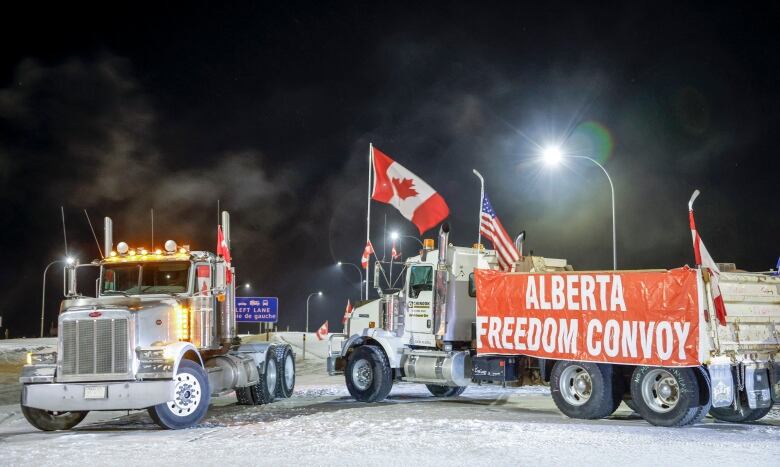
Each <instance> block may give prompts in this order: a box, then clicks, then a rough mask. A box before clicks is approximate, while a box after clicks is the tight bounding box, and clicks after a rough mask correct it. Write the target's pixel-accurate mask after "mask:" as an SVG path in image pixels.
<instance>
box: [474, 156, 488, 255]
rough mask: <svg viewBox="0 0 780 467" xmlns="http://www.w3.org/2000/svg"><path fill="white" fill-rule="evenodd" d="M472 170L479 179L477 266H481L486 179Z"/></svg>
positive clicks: (475, 170)
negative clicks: (481, 226)
mask: <svg viewBox="0 0 780 467" xmlns="http://www.w3.org/2000/svg"><path fill="white" fill-rule="evenodd" d="M471 171H472V172H474V175H476V176H477V178H478V179H479V219H478V222H477V267H479V257H480V255H481V253H482V248H480V245H481V244H482V229H481V228H480V225H481V224H482V203H483V202H485V179H484V178H482V174H481V173H479V172H477V169H471Z"/></svg>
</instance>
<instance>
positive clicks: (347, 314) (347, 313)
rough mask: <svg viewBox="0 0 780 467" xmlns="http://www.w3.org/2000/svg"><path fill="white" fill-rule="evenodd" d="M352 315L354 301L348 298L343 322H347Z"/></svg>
mask: <svg viewBox="0 0 780 467" xmlns="http://www.w3.org/2000/svg"><path fill="white" fill-rule="evenodd" d="M351 315H352V302H350V301H349V299H347V308H346V309H344V317H343V318H341V324H347V320H348V319H349V317H350V316H351Z"/></svg>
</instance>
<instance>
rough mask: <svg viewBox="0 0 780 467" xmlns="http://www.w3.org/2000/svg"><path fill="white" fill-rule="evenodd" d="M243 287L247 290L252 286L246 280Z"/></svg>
mask: <svg viewBox="0 0 780 467" xmlns="http://www.w3.org/2000/svg"><path fill="white" fill-rule="evenodd" d="M244 288H245V289H247V290H249V289H251V288H252V286H251V285H249V282H247V283H246V284H244Z"/></svg>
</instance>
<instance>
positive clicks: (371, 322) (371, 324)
mask: <svg viewBox="0 0 780 467" xmlns="http://www.w3.org/2000/svg"><path fill="white" fill-rule="evenodd" d="M368 327H370V328H373V327H376V323H375V322H373V321H369V322H368Z"/></svg>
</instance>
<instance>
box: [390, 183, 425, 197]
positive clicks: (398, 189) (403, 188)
mask: <svg viewBox="0 0 780 467" xmlns="http://www.w3.org/2000/svg"><path fill="white" fill-rule="evenodd" d="M390 181H391V182H392V183H393V186H394V187H395V193H396V194H397V195H398V197H399V198H401V200H405V199H406V198H411V197H413V196H417V195H419V194H420V193H417V190H415V189H414V180H413V179H411V178H404V179H402V180H399V179H397V178H391V179H390Z"/></svg>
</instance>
